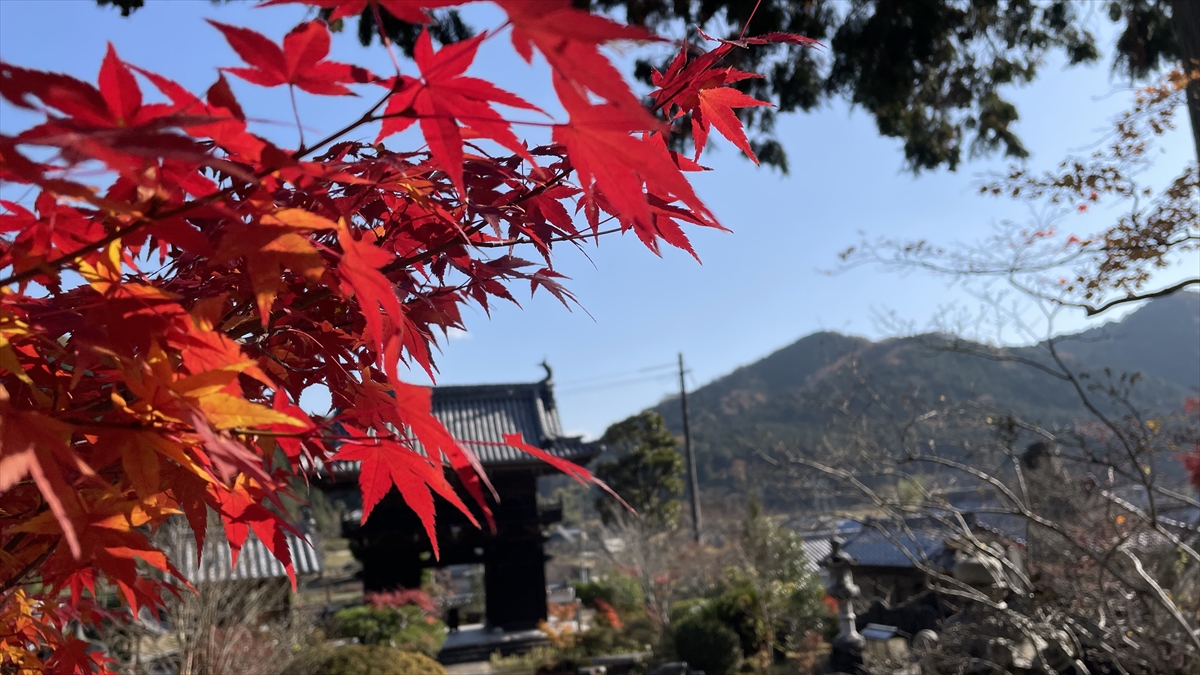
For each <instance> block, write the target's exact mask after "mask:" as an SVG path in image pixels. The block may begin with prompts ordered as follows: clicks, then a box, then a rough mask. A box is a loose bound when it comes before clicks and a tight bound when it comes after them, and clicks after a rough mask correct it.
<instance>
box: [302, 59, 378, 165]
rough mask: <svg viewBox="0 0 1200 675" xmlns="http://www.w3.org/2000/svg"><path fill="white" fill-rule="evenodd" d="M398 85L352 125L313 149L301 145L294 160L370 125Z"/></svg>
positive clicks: (335, 133) (323, 140)
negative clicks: (380, 107) (377, 111)
mask: <svg viewBox="0 0 1200 675" xmlns="http://www.w3.org/2000/svg"><path fill="white" fill-rule="evenodd" d="M399 82H400V80H399V79H397V80H396V84H399ZM396 84H393V85H392V88H391V89H390V90H388V93H386V94H384V95H383V98H381V99H379V100H378V101H376V102H375V105H373V106H371V107H370V108H369V109H368V110H367V112H365V113H363V114H362V116H360V117H359V118H358V119H356V120H354V121H353V122H351V123H350V124H347V125H346V126H344V127H342V128H341V129H338V130H337V131H335V132H333V133H332V134H329V135H328V136H326V137H325V138H322V139H321V140H319V141H317V142H316V143H314V144H313V145H312V146H311V147H304V146H303V144H301V147H299V148H296V151H295V152H293V153H292V159H300V158H301V157H304V156H305V155H309V154H311V153H312V152H313V151H314V150H316V149H318V148H321V147H324V146H326V145H328V144H330V143H332V142H334V141H336V140H337V139H339V138H341V137H342V136H345V135H346V134H348V133H350V132H351V131H354V130H355V129H357V128H359V127H361V126H362V125H364V124H369V123H370V122H371V121H372V115H374V114H375V111H376V110H379V106H381V105H383V104H384V103H387V100H388V99H389V98H391V97H392V94H394V93H396Z"/></svg>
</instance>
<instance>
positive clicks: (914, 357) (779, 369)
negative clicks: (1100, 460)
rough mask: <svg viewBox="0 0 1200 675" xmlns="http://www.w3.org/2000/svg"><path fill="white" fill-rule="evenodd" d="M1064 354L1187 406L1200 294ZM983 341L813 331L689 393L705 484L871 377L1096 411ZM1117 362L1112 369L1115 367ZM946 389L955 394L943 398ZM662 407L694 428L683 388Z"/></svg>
mask: <svg viewBox="0 0 1200 675" xmlns="http://www.w3.org/2000/svg"><path fill="white" fill-rule="evenodd" d="M1054 341H1055V347H1056V349H1057V350H1058V353H1059V356H1060V357H1061V358H1062V359H1063V361H1064V363H1066V364H1067V365H1068V366H1070V367H1071V368H1072V370H1075V371H1077V372H1087V373H1090V375H1091V379H1090V380H1089V382H1097V381H1102V380H1104V379H1112V381H1113V382H1115V383H1116V384H1118V385H1119V386H1122V387H1124V386H1126V384H1127V382H1126V383H1123V382H1122V381H1121V379H1120V374H1121V373H1123V372H1138V373H1140V375H1139V377H1138V378H1136V379H1137V382H1136V384H1135V385H1134V386H1133V387H1132V393H1131V401H1133V402H1134V403H1135V404H1136V405H1137V406H1138V407H1139V408H1143V409H1149V410H1155V411H1160V412H1174V411H1178V410H1179V407H1180V405H1181V404H1182V401H1183V399H1184V398H1185V397H1187V396H1197V395H1200V293H1194V292H1181V293H1176V294H1174V295H1172V296H1168V297H1165V298H1159V299H1155V300H1152V301H1149V302H1147V303H1146V304H1145V305H1143V306H1142V307H1140V308H1138V309H1137V310H1135V311H1134V312H1131V313H1130V314H1128V315H1127V316H1125V317H1124V318H1122V319H1120V320H1118V321H1113V322H1109V323H1107V324H1104V325H1102V326H1098V327H1096V328H1092V329H1088V330H1086V331H1082V332H1080V333H1076V334H1072V335H1064V336H1059V337H1056V338H1054ZM1044 346H1045V345H1044V344H1043V345H1035V346H1028V347H1013V348H1005V349H1002V350H1001V353H1002V354H1004V355H1006V357H1007V358H1014V357H1015V358H1018V359H1024V360H1025V361H1027V362H1029V363H1033V364H1043V365H1048V364H1049V356H1048V354H1047V352H1046V350H1045V349H1044V348H1043V347H1044ZM963 350H966V351H987V350H988V348H987V347H985V346H984V345H981V344H979V343H974V342H971V341H966V340H959V339H957V338H954V337H952V336H947V335H941V334H935V333H928V334H923V335H915V336H905V337H892V338H887V339H884V340H879V341H872V340H869V339H867V338H863V337H857V336H848V335H843V334H841V333H837V332H833V331H820V332H817V333H813V334H810V335H806V336H804V337H802V338H800V339H799V340H796V341H795V342H793V343H791V344H789V345H786V346H784V347H781V348H780V349H777V350H775V351H773V352H771V353H770V354H768V355H766V356H764V357H763V358H761V359H759V360H757V361H754V362H752V363H749V364H746V365H744V366H741V367H739V368H736V369H734V370H733V371H731V372H730V373H728V374H727V375H724V376H722V377H719V378H717V379H715V380H713V381H712V382H709V383H707V384H705V385H704V386H701V387H699V388H697V389H696V390H695V391H692V392H689V393H688V403H689V408H690V419H691V423H692V424H691V425H692V437H693V441H694V444H695V448H696V454H697V468H698V470H699V473H700V478H701V480H702V482H705V483H710V484H711V483H727V482H728V478H729V475H728V472H729V468H730V466H731V465H732V463H733V462H734V461H736V460H738V459H744V455H745V454H746V449H745V446H746V445H747V442H748V439H749V442H753V443H764V442H771V443H784V444H787V445H790V446H791V445H799V446H805V445H806V444H809V443H812V442H815V441H816V440H817V439H818V438H819V437H820V435H821V433H822V430H823V429H825V428H826V426H827V425H828V424H829V423H830V417H829V415H830V414H831V412H830V410H831V409H836V406H831V405H830V403H831V402H836V401H838V400H840V399H838V396H842V395H844V392H846V391H848V390H850V389H852V388H854V387H859V388H863V387H865V386H867V385H869V386H870V387H871V388H872V390H873V392H874V394H873V395H874V396H875V397H876V398H875V401H876V404H877V405H879V406H891V407H892V408H899V407H903V406H904V405H907V404H909V403H925V404H929V403H932V402H934V401H935V400H941V401H946V400H949V401H976V402H980V403H982V404H988V405H994V406H996V407H997V408H1003V409H1010V410H1013V411H1014V412H1016V413H1018V414H1020V415H1021V416H1022V417H1025V418H1027V419H1032V420H1035V421H1037V422H1038V423H1046V424H1053V423H1062V422H1064V421H1068V420H1071V419H1080V418H1085V417H1086V416H1087V411H1086V410H1085V409H1084V406H1083V405H1082V403H1081V402H1080V401H1079V398H1078V396H1077V394H1076V393H1075V392H1074V389H1073V387H1072V385H1071V384H1070V383H1068V382H1063V381H1061V380H1056V379H1054V378H1052V377H1050V376H1048V375H1046V374H1045V373H1040V372H1038V370H1037V369H1036V366H1031V365H1028V364H1027V363H1017V362H1014V361H1002V360H994V359H987V358H982V357H980V356H976V355H973V354H968V353H961V352H962V351H963ZM1106 369H1107V371H1106ZM943 397H944V398H943ZM653 410H655V411H657V412H659V413H660V414H662V415H663V417H664V419H665V420H666V422H667V426H668V427H669V428H670V429H671V430H672V431H674V432H676V433H681V432H682V415H681V413H680V407H679V400H678V398H677V397H672V398H668V399H665V400H664V401H662V402H660V403H659V404H658V405H656V406H654V407H653Z"/></svg>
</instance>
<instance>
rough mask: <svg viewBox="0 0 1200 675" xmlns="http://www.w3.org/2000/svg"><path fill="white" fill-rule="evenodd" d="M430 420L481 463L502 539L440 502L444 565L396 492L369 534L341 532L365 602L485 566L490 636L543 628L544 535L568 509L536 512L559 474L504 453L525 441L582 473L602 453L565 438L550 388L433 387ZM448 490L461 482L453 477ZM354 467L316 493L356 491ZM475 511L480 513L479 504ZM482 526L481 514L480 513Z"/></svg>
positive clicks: (333, 475)
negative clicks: (543, 488)
mask: <svg viewBox="0 0 1200 675" xmlns="http://www.w3.org/2000/svg"><path fill="white" fill-rule="evenodd" d="M433 414H434V416H435V417H437V418H438V420H440V421H441V422H442V424H444V425H445V426H446V428H447V429H448V430H449V431H450V433H451V435H453V436H454V438H455V439H457V440H459V441H460V442H461V443H463V444H464V445H465V446H467V447H469V448H470V449H471V450H473V451H474V452H475V454H476V455H477V456H478V457H479V460H480V462H481V463H482V464H483V467H484V469H485V471H487V474H488V476H489V478H490V479H491V481H492V484H493V485H494V486H495V488H496V492H497V493H498V494H499V495H500V499H501V501H500V502H498V503H497V502H494V501H492V498H491V496H490V495H488V496H487V498H488V500H489V506H490V507H491V509H492V513H493V516H494V518H495V522H496V529H495V531H494V532H493V531H491V530H489V529H488V528H487V526H486V524H485V525H484V527H483V529H479V528H476V527H475V526H474V525H472V524H471V523H470V521H469V520H467V518H466V517H465V516H464V515H463V514H462V513H460V512H459V511H458V510H457V509H456V508H454V507H453V506H451V505H450V504H448V503H446V502H445V501H444V500H440V499H439V500H438V502H437V514H436V523H437V537H438V546H439V549H440V554H441V555H440V558H435V557H434V556H433V549H432V547H431V546H430V543H429V539H428V537H427V536H426V535H425V531H424V528H423V526H422V525H421V522H420V520H419V519H418V518H417V516H416V514H415V513H413V512H412V510H411V509H409V508H408V506H407V505H405V503H404V500H403V499H402V498H401V497H400V494H399V492H398V491H396V489H395V488H393V489H392V491H391V492H390V493H388V495H387V496H386V497H384V499H383V500H382V501H381V502H380V503H379V504H378V505H377V506H376V507H375V509H374V510H373V511H372V513H371V516H370V518H369V519H368V520H367V522H366V523H365V524H363V525H360V524H359V523H358V521H357V520H355V521H353V522H346V523H344V526H343V531H344V534H345V536H346V537H347V538H348V539H349V540H350V548H351V551H352V552H353V553H354V555H355V557H356V558H358V560H359V561H360V562H361V563H362V565H363V588H364V590H365V591H367V592H371V591H384V590H392V589H396V588H417V587H419V586H420V584H421V573H422V570H423V569H425V568H427V567H442V566H446V565H459V564H482V565H483V569H484V593H485V596H486V598H485V600H486V608H487V609H486V621H487V626H488V627H489V628H502V629H504V630H526V629H530V628H533V627H536V626H537V625H538V623H539V622H541V621H544V620H545V619H546V573H545V564H546V560H547V556H546V554H545V551H544V547H543V545H544V542H545V536H544V534H543V530H544V528H545V527H546V526H548V525H551V524H553V523H556V522H558V521H559V520H561V519H562V508H561V505H553V506H547V505H545V504H540V503H539V502H538V491H537V479H538V477H539V476H541V475H545V474H548V473H553V472H554V469H552V468H551V467H549V466H548V465H547V464H545V463H544V462H541V461H539V460H536V459H534V458H533V457H531V456H529V455H528V454H526V453H523V452H521V451H519V450H517V449H515V448H512V447H509V446H506V445H504V435H505V434H513V433H519V434H521V435H522V436H523V438H524V440H525V442H526V443H528V444H529V445H534V446H537V447H540V448H542V449H543V450H546V451H547V452H550V453H551V454H553V455H555V456H557V457H561V458H564V459H568V460H571V461H573V462H575V463H577V464H581V465H582V464H586V463H587V462H588V461H590V460H591V459H592V458H594V457H595V456H596V454H597V453H598V451H599V448H598V447H595V446H593V445H591V444H588V443H584V442H583V441H582V439H581V438H580V437H569V436H566V435H564V434H563V431H562V425H561V423H560V421H559V418H558V410H557V408H556V406H555V402H554V395H553V387H552V384H551V382H550V378H549V368H547V378H546V379H545V380H542V381H541V382H534V383H522V384H492V385H472V386H452V387H435V388H434V389H433ZM450 479H451V482H452V483H453V482H454V481H455V479H454V477H453V475H452V473H451V476H450ZM357 480H358V475H357V467H355V466H353V465H349V463H347V466H338V467H331V470H330V472H329V473H328V474H325V476H324V478H323V480H322V481H320V483H319V485H320V486H321V487H322V489H324V490H326V491H327V492H330V493H338V492H343V493H344V492H346V491H357V489H358V485H357ZM467 501H468V505H469V506H471V507H472V508H473V509H475V508H477V507H475V505H474V504H470V503H469V500H467ZM474 514H475V516H476V518H477V520H478V521H479V522H480V523H486V520H485V519H484V517H483V515H482V513H480V512H479V511H477V510H476V511H474Z"/></svg>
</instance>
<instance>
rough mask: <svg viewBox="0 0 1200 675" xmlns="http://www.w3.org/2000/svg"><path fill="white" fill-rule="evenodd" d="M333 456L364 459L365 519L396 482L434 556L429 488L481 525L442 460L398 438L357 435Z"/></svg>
mask: <svg viewBox="0 0 1200 675" xmlns="http://www.w3.org/2000/svg"><path fill="white" fill-rule="evenodd" d="M333 460H334V461H357V462H361V464H360V468H359V474H358V485H359V488H360V489H361V490H362V505H363V506H362V522H363V523H366V522H367V518H368V517H370V515H371V511H373V510H374V509H375V506H376V505H378V504H379V502H380V500H382V499H383V498H384V496H385V495H387V493H388V492H389V491H390V490H391V489H392V487H393V486H395V487H396V489H397V490H399V491H400V495H401V496H402V497H403V498H404V503H405V504H407V505H408V507H409V508H410V509H412V510H413V513H415V514H417V517H418V518H420V519H421V524H422V525H423V526H424V527H425V533H426V534H427V535H428V536H429V543H430V544H431V545H432V546H433V555H434V556H435V557H436V556H438V555H439V552H438V543H437V525H436V522H435V518H436V513H437V509H436V507H435V506H434V503H433V494H432V493H431V492H430V489H432V490H433V492H436V493H437V494H438V495H440V496H441V497H442V498H444V499H446V500H447V501H449V502H450V503H451V504H452V505H454V507H455V508H457V509H458V510H459V511H461V512H462V513H463V514H464V515H466V516H467V518H468V519H469V520H470V521H471V523H472V524H474V525H475V526H476V527H478V526H479V523H478V522H477V521H476V520H475V517H474V516H473V515H472V514H471V510H470V509H468V508H467V505H466V504H464V503H463V501H462V499H461V498H460V497H459V496H458V494H457V493H455V491H454V488H453V487H451V486H450V483H449V482H448V481H447V480H446V475H445V474H444V473H443V472H442V467H441V466H440V464H435V463H434V462H433V461H432V460H430V459H429V458H428V457H425V456H424V455H420V454H418V453H416V452H413V450H412V449H411V448H408V447H405V446H404V444H402V443H400V442H398V441H393V440H387V439H382V438H370V437H363V438H361V439H356V440H354V441H351V442H347V443H345V444H344V445H342V447H341V449H340V450H338V452H337V454H336V455H334V456H333Z"/></svg>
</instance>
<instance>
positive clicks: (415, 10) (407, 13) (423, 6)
mask: <svg viewBox="0 0 1200 675" xmlns="http://www.w3.org/2000/svg"><path fill="white" fill-rule="evenodd" d="M465 2H469V0H420V2H414V1H413V0H268V1H267V2H264V3H262V4H261V5H259V6H260V7H266V6H268V5H287V4H293V3H295V4H303V5H312V6H314V7H321V8H324V9H333V12H332V13H331V14H330V15H329V20H330V21H337V20H338V19H343V18H345V17H348V16H356V15H358V14H362V13H363V12H365V11H366V10H367V8H368V7H371V6H372V5H374V6H376V7H378V8H380V9H381V10H383V11H385V12H387V13H388V14H391V15H392V16H394V17H396V18H397V19H400V20H401V21H404V22H405V23H416V24H421V23H429V21H430V19H429V14H428V10H430V9H434V8H436V7H452V6H454V5H461V4H463V3H465Z"/></svg>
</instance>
